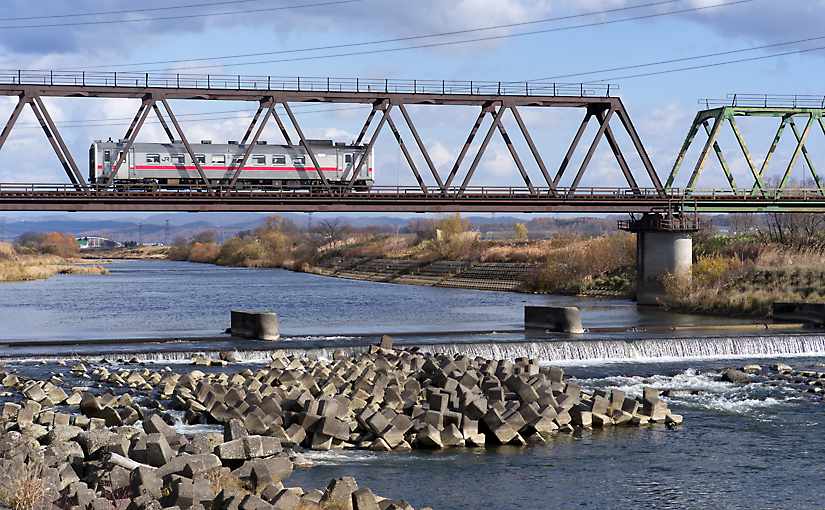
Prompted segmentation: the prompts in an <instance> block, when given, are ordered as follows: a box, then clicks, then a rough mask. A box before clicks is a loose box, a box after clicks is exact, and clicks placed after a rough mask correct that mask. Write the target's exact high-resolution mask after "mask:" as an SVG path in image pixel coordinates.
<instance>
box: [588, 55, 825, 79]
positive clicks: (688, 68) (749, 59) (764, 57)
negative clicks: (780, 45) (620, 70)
mask: <svg viewBox="0 0 825 510" xmlns="http://www.w3.org/2000/svg"><path fill="white" fill-rule="evenodd" d="M821 50H825V46H817V47H814V48H804V49H799V50H791V51H783V52H781V53H772V54H769V55H759V56H756V57H747V58H739V59H732V60H723V61H721V62H712V63H709V64H700V65H695V66H686V67H677V68H674V69H664V70H662V71H651V72H647V73H639V74H628V75H624V76H613V77H611V78H605V79H600V80H595V81H594V82H591V83H597V82H605V81H618V80H629V79H631V78H642V77H648V76H658V75H661V74H669V73H678V72H682V71H695V70H697V69H708V68H711V67H720V66H724V65H730V64H740V63H744V62H755V61H758V60H767V59H771V58H777V57H784V56H787V55H798V54H802V53H810V52H813V51H821Z"/></svg>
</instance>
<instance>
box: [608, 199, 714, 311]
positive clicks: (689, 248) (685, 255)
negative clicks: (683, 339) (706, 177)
mask: <svg viewBox="0 0 825 510" xmlns="http://www.w3.org/2000/svg"><path fill="white" fill-rule="evenodd" d="M619 228H620V229H622V230H626V231H628V232H633V233H635V234H636V301H637V302H638V303H639V304H640V305H658V304H659V303H660V300H661V298H663V297H664V296H665V294H666V287H667V286H668V285H677V286H682V285H685V286H687V285H690V279H691V269H692V265H693V239H692V238H691V234H692V233H694V232H696V231H697V230H699V221H698V218H697V217H696V216H685V215H682V214H678V215H677V214H674V213H672V212H668V213H664V214H659V213H649V214H645V215H643V216H642V217H641V218H638V219H636V218H634V219H631V220H627V221H620V222H619Z"/></svg>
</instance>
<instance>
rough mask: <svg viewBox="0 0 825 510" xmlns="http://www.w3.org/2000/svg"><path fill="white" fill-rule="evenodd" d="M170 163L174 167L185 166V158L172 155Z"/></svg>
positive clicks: (181, 155) (180, 155)
mask: <svg viewBox="0 0 825 510" xmlns="http://www.w3.org/2000/svg"><path fill="white" fill-rule="evenodd" d="M172 163H174V164H176V165H185V164H186V156H185V155H184V154H173V155H172Z"/></svg>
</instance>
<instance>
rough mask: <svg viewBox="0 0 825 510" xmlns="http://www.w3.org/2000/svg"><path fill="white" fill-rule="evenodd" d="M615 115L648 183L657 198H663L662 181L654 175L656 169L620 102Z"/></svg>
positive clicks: (657, 175) (663, 188)
mask: <svg viewBox="0 0 825 510" xmlns="http://www.w3.org/2000/svg"><path fill="white" fill-rule="evenodd" d="M616 115H618V116H619V120H620V121H622V126H624V130H625V132H626V133H627V135H628V136H629V137H630V140H631V141H632V142H633V147H635V149H636V153H637V154H638V155H639V158H641V160H642V165H643V166H644V167H645V170H646V171H647V175H648V177H650V182H652V183H653V187H654V188H655V189H656V191H657V192H658V193H659V196H664V194H665V187H664V186H662V181H661V180H660V179H659V174H657V173H656V168H655V167H654V166H653V162H652V161H650V156H649V155H648V153H647V149H645V146H644V144H643V143H642V139H641V137H639V133H638V132H637V131H636V126H634V125H633V121H632V120H630V115H629V114H628V113H627V110H626V109H625V107H624V104H623V103H621V102H620V103H619V107H618V108H617V109H616Z"/></svg>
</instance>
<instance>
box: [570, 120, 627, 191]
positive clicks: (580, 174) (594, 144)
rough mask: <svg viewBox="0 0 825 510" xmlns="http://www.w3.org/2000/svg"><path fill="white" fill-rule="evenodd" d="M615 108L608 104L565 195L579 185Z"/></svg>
mask: <svg viewBox="0 0 825 510" xmlns="http://www.w3.org/2000/svg"><path fill="white" fill-rule="evenodd" d="M615 111H616V110H614V109H613V106H610V108H608V110H607V114H606V115H605V116H604V120H603V121H601V123H600V124H601V125H600V126H599V130H598V131H596V136H595V137H594V138H593V141H592V142H591V143H590V148H589V149H587V154H585V156H584V160H582V164H581V166H580V167H579V171H578V172H576V177H574V178H573V182H572V184H570V189H568V190H567V196H572V195H573V194H574V193H575V192H576V188H578V187H579V183H580V182H581V180H582V177H583V176H584V172H585V170H587V166H588V165H589V164H590V160H591V159H593V154H595V153H596V148H597V147H598V146H599V142H601V141H602V138H603V137H604V133H605V131H607V128H608V126H609V123H610V119H611V118H612V117H613V113H614V112H615Z"/></svg>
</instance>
